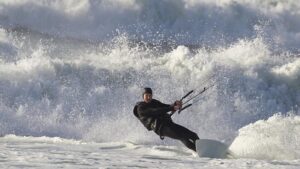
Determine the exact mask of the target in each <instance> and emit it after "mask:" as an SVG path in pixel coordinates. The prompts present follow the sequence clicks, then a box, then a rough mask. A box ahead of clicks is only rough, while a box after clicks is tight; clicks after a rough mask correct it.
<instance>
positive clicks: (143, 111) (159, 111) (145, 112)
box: [137, 105, 174, 116]
mask: <svg viewBox="0 0 300 169" xmlns="http://www.w3.org/2000/svg"><path fill="white" fill-rule="evenodd" d="M173 110H174V109H173V107H172V106H170V105H167V106H163V107H159V108H151V107H146V106H143V105H140V106H138V107H137V112H138V114H139V115H142V116H160V115H163V114H165V113H167V112H169V111H173Z"/></svg>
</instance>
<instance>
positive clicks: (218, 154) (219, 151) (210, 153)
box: [196, 139, 228, 158]
mask: <svg viewBox="0 0 300 169" xmlns="http://www.w3.org/2000/svg"><path fill="white" fill-rule="evenodd" d="M196 150H197V153H198V155H199V157H208V158H227V155H228V145H226V144H224V143H222V142H220V141H217V140H211V139H199V140H196Z"/></svg>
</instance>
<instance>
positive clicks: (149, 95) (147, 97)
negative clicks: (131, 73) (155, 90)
mask: <svg viewBox="0 0 300 169" xmlns="http://www.w3.org/2000/svg"><path fill="white" fill-rule="evenodd" d="M151 100H152V94H150V93H145V94H144V101H145V102H146V103H150V102H151Z"/></svg>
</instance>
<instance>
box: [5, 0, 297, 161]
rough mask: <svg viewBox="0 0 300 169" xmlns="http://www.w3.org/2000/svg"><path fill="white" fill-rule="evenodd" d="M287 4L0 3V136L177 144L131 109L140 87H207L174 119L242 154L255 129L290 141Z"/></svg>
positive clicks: (292, 12) (293, 91)
mask: <svg viewBox="0 0 300 169" xmlns="http://www.w3.org/2000/svg"><path fill="white" fill-rule="evenodd" d="M299 9H300V6H299V5H298V3H296V1H292V0H290V1H283V0H282V1H280V0H277V1H274V0H273V1H271V0H270V1H259V0H256V1H250V0H241V1H238V2H236V1H231V0H222V1H208V0H200V1H193V0H175V1H174V0H172V1H171V0H162V1H156V0H153V1H134V0H126V1H125V0H120V1H106V0H104V1H89V0H83V1H72V0H65V1H48V0H42V1H34V0H26V1H17V0H7V1H5V0H4V1H1V2H0V113H1V115H0V134H1V135H7V134H16V135H22V136H23V135H26V136H58V137H62V138H72V139H80V140H87V141H96V142H114V141H130V142H136V143H141V144H165V143H174V144H177V142H172V141H170V140H168V139H167V140H165V141H164V142H161V141H160V140H159V137H157V136H156V135H155V134H153V133H150V132H147V131H146V129H144V128H143V126H142V125H141V124H140V123H139V121H138V120H137V119H136V118H135V117H134V116H133V113H132V109H133V106H134V105H135V103H136V102H137V101H139V100H141V99H142V97H141V88H142V87H144V86H150V87H152V88H153V90H154V98H156V99H159V100H161V101H162V102H165V103H173V102H174V100H176V99H179V98H181V97H182V96H183V95H184V94H185V93H186V92H188V91H189V90H191V89H198V90H201V89H202V88H203V87H205V86H206V85H208V84H212V83H214V84H215V85H214V86H213V87H212V88H210V89H209V90H208V91H207V92H205V93H204V94H203V95H202V96H201V97H200V98H199V101H198V100H197V101H198V102H197V103H195V104H194V105H193V106H192V107H190V108H189V109H187V110H185V111H183V112H182V113H181V114H180V115H178V114H176V115H174V116H173V117H174V121H175V122H178V123H179V124H182V125H184V126H186V127H188V128H190V129H191V130H193V131H195V132H197V133H198V135H199V137H200V138H212V139H217V140H223V141H225V142H226V143H231V142H232V141H234V140H235V141H234V142H233V145H232V146H231V148H232V149H233V150H235V152H239V154H240V155H244V156H246V157H247V155H249V154H250V155H253V154H255V153H256V154H259V153H257V152H259V151H257V150H256V149H247V148H245V147H247V146H245V147H243V145H244V144H242V143H239V140H242V142H243V143H249V144H252V142H251V140H250V141H249V139H250V138H253V135H256V133H263V135H268V137H269V138H270V139H271V140H272V138H275V136H273V135H276V137H279V138H287V137H292V138H293V139H294V140H295V142H297V140H298V141H299V137H300V136H299V134H298V133H299V132H298V128H299V127H298V114H299V108H298V107H299V103H300V87H299V86H300V59H299V46H300V20H299V17H300V13H299V11H300V10H299ZM208 79H210V80H208ZM278 114H280V116H279V115H278ZM291 116H293V118H292V117H291ZM274 119H276V120H274ZM257 121H258V122H257ZM251 123H252V124H251ZM282 123H284V124H286V125H283V126H282V125H278V124H282ZM253 125H254V126H258V127H257V128H255V129H253V127H251V126H253ZM286 126H287V127H289V126H290V128H293V129H294V130H288V131H289V134H288V135H287V134H286V131H287V128H285V127H286ZM268 129H270V130H271V129H272V131H273V130H274V131H276V132H277V133H276V132H275V134H274V133H272V132H270V133H268V132H269V130H268ZM245 133H246V134H245ZM236 137H237V138H236ZM235 138H236V139H235ZM254 138H256V140H254V141H263V140H264V139H263V138H265V137H254ZM273 143H274V144H275V145H276V146H277V147H279V148H278V149H276V148H275V149H273V150H274V151H275V152H277V150H278V152H280V151H279V150H280V149H281V148H282V147H284V148H287V147H288V149H289V150H293V149H294V150H295V149H299V145H298V144H296V143H295V144H292V145H290V146H287V144H283V142H280V141H279V142H273ZM284 143H285V142H284ZM291 147H292V148H291ZM245 149H246V150H245ZM249 151H250V153H247V152H249ZM274 154H275V155H274V156H276V153H274ZM277 154H278V153H277ZM293 154H294V155H293V156H289V158H290V159H293V158H299V156H300V155H299V153H298V152H296V151H295V152H293ZM257 156H261V157H264V158H269V157H266V156H264V155H261V154H260V155H257ZM285 157H286V156H285ZM270 158H272V157H270ZM278 158H279V157H278ZM283 159H284V158H283Z"/></svg>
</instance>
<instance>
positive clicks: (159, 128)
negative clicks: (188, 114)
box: [133, 88, 199, 151]
mask: <svg viewBox="0 0 300 169" xmlns="http://www.w3.org/2000/svg"><path fill="white" fill-rule="evenodd" d="M143 100H144V101H141V102H138V103H137V104H136V106H135V107H134V110H133V112H134V115H135V116H136V117H137V118H138V119H139V120H140V121H141V122H142V123H143V125H144V126H145V127H146V128H147V129H148V130H153V131H154V132H155V133H156V134H157V135H159V136H160V138H161V139H163V138H164V137H165V136H166V137H170V138H172V139H177V140H180V141H181V142H182V143H183V144H184V145H185V146H186V147H188V148H189V149H191V150H194V151H196V145H195V143H196V140H197V139H199V137H198V135H197V134H196V133H194V132H192V131H190V130H189V129H187V128H185V127H183V126H181V125H178V124H176V123H174V122H173V121H172V119H171V115H170V114H168V112H175V111H177V110H180V109H181V108H182V101H179V100H176V101H175V103H174V104H170V105H169V104H164V103H161V102H160V101H158V100H156V99H153V98H152V89H151V88H144V91H143Z"/></svg>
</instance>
